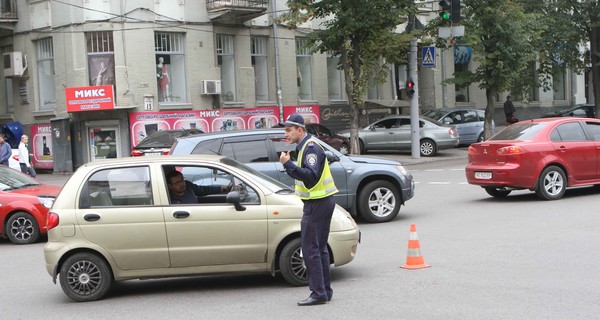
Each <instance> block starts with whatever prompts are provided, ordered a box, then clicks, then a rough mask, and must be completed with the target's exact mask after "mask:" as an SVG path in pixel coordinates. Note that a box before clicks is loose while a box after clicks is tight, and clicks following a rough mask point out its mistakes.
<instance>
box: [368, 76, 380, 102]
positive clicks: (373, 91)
mask: <svg viewBox="0 0 600 320" xmlns="http://www.w3.org/2000/svg"><path fill="white" fill-rule="evenodd" d="M367 85H368V86H369V87H368V89H367V99H369V100H377V99H379V86H378V85H376V84H375V83H374V82H373V81H369V82H368V83H367Z"/></svg>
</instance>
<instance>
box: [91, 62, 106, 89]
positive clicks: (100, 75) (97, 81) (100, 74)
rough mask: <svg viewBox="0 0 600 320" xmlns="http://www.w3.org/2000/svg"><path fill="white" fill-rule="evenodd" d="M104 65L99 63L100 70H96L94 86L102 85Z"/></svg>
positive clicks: (104, 72)
mask: <svg viewBox="0 0 600 320" xmlns="http://www.w3.org/2000/svg"><path fill="white" fill-rule="evenodd" d="M107 70H108V69H106V65H105V64H104V62H101V63H100V70H98V76H97V77H96V78H95V81H94V85H96V86H101V85H103V84H104V75H105V74H106V71H107Z"/></svg>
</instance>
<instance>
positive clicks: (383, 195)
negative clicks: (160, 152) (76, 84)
mask: <svg viewBox="0 0 600 320" xmlns="http://www.w3.org/2000/svg"><path fill="white" fill-rule="evenodd" d="M284 134H285V131H284V130H283V129H282V128H272V129H256V130H240V131H229V132H211V133H205V134H202V135H197V136H194V137H185V138H181V139H178V140H177V141H176V142H175V144H174V145H173V148H171V153H170V154H173V155H185V154H218V155H225V156H228V157H230V158H234V159H236V160H238V161H240V162H243V163H245V164H247V165H248V166H250V167H252V168H254V169H255V170H257V171H260V172H262V173H264V174H266V175H268V176H270V177H273V178H275V179H276V180H279V181H281V182H283V183H285V184H287V185H288V186H290V187H292V186H294V180H293V179H292V178H291V177H290V176H288V175H287V174H286V173H285V171H284V170H283V165H281V163H279V155H280V153H281V152H282V151H291V152H290V156H291V158H292V160H294V161H295V160H296V152H295V150H296V144H290V143H288V142H286V139H285V137H284ZM323 147H324V148H325V153H326V154H327V159H328V160H329V167H330V169H331V174H332V175H333V179H334V181H335V185H336V187H337V188H338V190H339V192H338V193H336V194H335V195H334V198H335V201H336V203H337V204H339V205H340V206H342V207H344V208H345V209H347V210H348V211H349V212H350V213H351V214H352V215H354V216H361V217H362V218H363V219H364V220H366V221H369V222H387V221H390V220H392V219H394V217H396V215H397V214H398V212H399V211H400V206H401V205H402V204H404V203H405V202H406V201H408V200H409V199H411V198H412V197H413V195H414V190H415V183H414V181H413V177H412V175H411V174H410V173H409V172H408V170H407V169H406V168H405V167H404V166H403V165H402V164H401V163H399V162H397V161H391V160H385V159H378V158H368V157H358V156H346V155H343V154H341V153H340V152H339V151H337V150H335V149H334V148H333V147H331V146H330V145H328V144H325V143H324V144H323Z"/></svg>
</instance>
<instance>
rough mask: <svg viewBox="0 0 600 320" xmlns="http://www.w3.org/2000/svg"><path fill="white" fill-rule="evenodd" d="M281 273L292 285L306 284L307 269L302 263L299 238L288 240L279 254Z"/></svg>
mask: <svg viewBox="0 0 600 320" xmlns="http://www.w3.org/2000/svg"><path fill="white" fill-rule="evenodd" d="M279 269H280V271H281V275H282V276H283V278H284V279H285V281H287V282H288V283H289V284H291V285H293V286H297V287H300V286H306V285H308V271H307V270H306V266H305V265H304V259H303V257H302V248H301V242H300V238H296V239H293V240H292V241H290V242H288V243H287V244H286V245H285V246H284V247H283V250H281V253H280V254H279Z"/></svg>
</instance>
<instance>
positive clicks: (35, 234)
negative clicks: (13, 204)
mask: <svg viewBox="0 0 600 320" xmlns="http://www.w3.org/2000/svg"><path fill="white" fill-rule="evenodd" d="M6 236H7V237H8V239H9V240H10V241H11V242H12V243H14V244H30V243H34V242H36V241H37V240H38V238H39V237H40V227H39V226H38V223H37V221H35V218H34V217H33V216H32V215H30V214H29V213H27V212H17V213H15V214H13V215H12V216H11V217H10V218H9V219H8V222H7V224H6Z"/></svg>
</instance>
